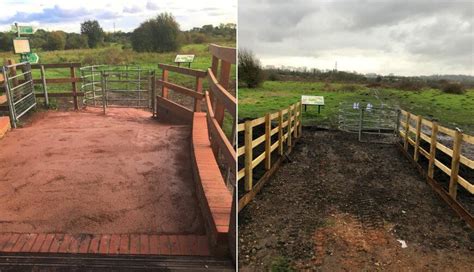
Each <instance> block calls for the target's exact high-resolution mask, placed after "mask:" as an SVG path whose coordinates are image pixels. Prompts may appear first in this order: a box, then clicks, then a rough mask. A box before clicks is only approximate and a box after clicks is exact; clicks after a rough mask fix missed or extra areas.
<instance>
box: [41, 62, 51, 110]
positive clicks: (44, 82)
mask: <svg viewBox="0 0 474 272" xmlns="http://www.w3.org/2000/svg"><path fill="white" fill-rule="evenodd" d="M40 69H41V70H40V71H41V83H42V85H43V93H44V104H45V106H46V107H48V106H49V98H48V87H47V85H46V73H45V71H44V65H41V66H40Z"/></svg>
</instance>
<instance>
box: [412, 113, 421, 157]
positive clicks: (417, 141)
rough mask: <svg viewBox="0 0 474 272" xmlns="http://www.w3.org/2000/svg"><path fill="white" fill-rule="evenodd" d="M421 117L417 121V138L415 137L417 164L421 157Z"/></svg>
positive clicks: (414, 155)
mask: <svg viewBox="0 0 474 272" xmlns="http://www.w3.org/2000/svg"><path fill="white" fill-rule="evenodd" d="M422 119H423V118H421V115H418V118H417V119H416V137H415V152H413V159H414V160H415V161H416V162H417V161H418V158H419V157H420V134H421V120H422Z"/></svg>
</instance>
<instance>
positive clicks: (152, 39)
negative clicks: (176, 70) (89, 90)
mask: <svg viewBox="0 0 474 272" xmlns="http://www.w3.org/2000/svg"><path fill="white" fill-rule="evenodd" d="M15 35H16V34H15V33H13V32H3V33H2V32H0V51H13V42H12V40H13V39H14V38H15ZM235 39H236V25H235V24H231V23H229V24H220V25H219V26H213V25H204V26H202V27H195V28H193V29H191V30H188V31H181V30H180V26H179V23H178V22H177V21H176V19H175V18H174V16H173V15H172V14H171V13H161V14H159V15H158V16H156V17H155V18H152V19H150V20H147V21H145V22H143V23H141V24H140V26H139V27H137V28H136V29H135V30H134V31H132V32H122V31H117V32H106V31H104V30H103V28H102V27H101V26H100V24H99V22H98V21H97V20H88V21H85V22H83V23H81V32H80V33H67V32H65V31H46V30H43V29H38V30H37V31H36V32H35V34H33V35H30V36H29V40H30V47H31V48H32V49H33V50H43V51H53V50H69V49H83V48H97V47H103V46H106V45H108V44H111V43H116V44H121V45H122V47H123V48H132V49H133V50H135V51H137V52H169V51H177V50H178V49H179V48H180V47H181V46H182V45H183V44H191V43H207V42H210V41H215V40H232V41H235Z"/></svg>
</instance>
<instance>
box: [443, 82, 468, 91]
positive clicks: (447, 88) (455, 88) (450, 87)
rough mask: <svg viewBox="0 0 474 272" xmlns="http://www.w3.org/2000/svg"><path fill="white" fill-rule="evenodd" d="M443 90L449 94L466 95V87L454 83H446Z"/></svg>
mask: <svg viewBox="0 0 474 272" xmlns="http://www.w3.org/2000/svg"><path fill="white" fill-rule="evenodd" d="M442 90H443V92H445V93H449V94H465V93H466V88H465V87H464V85H462V84H461V83H454V82H451V83H446V84H445V85H444V86H443V89H442Z"/></svg>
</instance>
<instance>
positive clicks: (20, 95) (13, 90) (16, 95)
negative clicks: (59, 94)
mask: <svg viewBox="0 0 474 272" xmlns="http://www.w3.org/2000/svg"><path fill="white" fill-rule="evenodd" d="M17 70H20V71H21V72H17ZM2 74H3V89H4V91H5V93H6V96H7V102H8V109H9V110H8V114H9V116H10V123H11V125H12V127H13V128H16V127H17V123H18V121H19V119H20V118H21V117H22V116H23V115H24V114H25V113H27V112H28V111H29V110H31V109H33V108H34V107H36V98H35V94H34V85H33V76H32V75H31V65H30V63H28V62H22V63H18V64H10V65H6V66H3V67H2Z"/></svg>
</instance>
